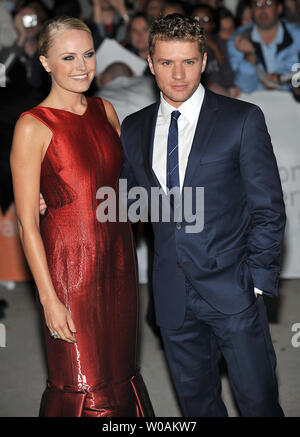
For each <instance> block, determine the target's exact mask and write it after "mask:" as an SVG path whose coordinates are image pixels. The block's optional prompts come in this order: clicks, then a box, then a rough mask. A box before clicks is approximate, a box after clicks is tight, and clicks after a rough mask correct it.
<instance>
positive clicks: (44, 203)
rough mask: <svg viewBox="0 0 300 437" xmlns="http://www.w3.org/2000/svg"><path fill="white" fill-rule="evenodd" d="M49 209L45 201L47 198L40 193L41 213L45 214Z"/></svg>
mask: <svg viewBox="0 0 300 437" xmlns="http://www.w3.org/2000/svg"><path fill="white" fill-rule="evenodd" d="M46 209H47V205H46V202H45V199H44V198H43V196H42V194H41V193H40V214H42V215H44V214H45V212H46Z"/></svg>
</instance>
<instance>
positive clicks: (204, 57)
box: [201, 52, 207, 73]
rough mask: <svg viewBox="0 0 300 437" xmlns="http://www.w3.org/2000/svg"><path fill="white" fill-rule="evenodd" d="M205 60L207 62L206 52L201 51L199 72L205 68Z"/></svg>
mask: <svg viewBox="0 0 300 437" xmlns="http://www.w3.org/2000/svg"><path fill="white" fill-rule="evenodd" d="M206 62H207V53H206V52H204V53H203V56H202V67H201V73H203V72H204V70H205V67H206Z"/></svg>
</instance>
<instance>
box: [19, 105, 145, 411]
mask: <svg viewBox="0 0 300 437" xmlns="http://www.w3.org/2000/svg"><path fill="white" fill-rule="evenodd" d="M23 114H31V115H32V116H34V117H36V118H38V119H39V120H40V121H41V122H42V123H44V124H45V125H46V126H47V127H48V128H49V129H50V130H51V131H52V134H53V135H52V139H51V142H50V144H49V146H48V149H47V151H46V155H45V157H44V159H43V162H42V166H41V177H40V183H41V188H40V190H41V193H42V195H43V197H44V199H45V201H46V204H47V210H46V213H45V215H44V216H43V217H42V218H41V223H40V231H41V235H42V239H43V243H44V246H45V251H46V256H47V262H48V266H49V271H50V275H51V278H52V282H53V285H54V288H55V291H56V293H57V295H58V297H59V299H60V300H61V302H63V304H64V305H65V306H66V307H67V308H68V309H69V310H70V312H71V314H72V318H73V320H74V323H75V327H76V331H77V333H76V334H75V337H76V339H77V343H75V344H71V343H67V342H65V341H63V340H59V339H56V340H55V339H53V338H52V337H51V336H50V333H49V329H48V327H47V326H46V324H45V320H44V314H43V311H41V314H42V321H43V328H44V337H45V344H46V355H47V363H48V384H47V388H46V390H45V392H44V395H43V398H42V402H41V410H40V416H48V417H143V416H147V417H150V416H153V410H152V407H151V403H150V400H149V397H148V393H147V390H146V387H145V385H144V382H143V379H142V377H141V375H140V374H139V372H138V369H137V334H138V333H137V329H138V317H137V316H138V285H137V268H136V253H135V247H134V242H133V237H132V232H131V227H130V223H129V222H123V223H122V222H118V221H116V222H105V223H100V222H99V221H98V220H97V218H96V209H97V206H98V205H99V203H100V201H101V200H100V201H99V200H97V199H96V192H97V190H98V188H100V187H103V186H106V187H112V188H114V189H116V191H117V187H118V178H119V175H120V171H121V165H122V160H123V152H122V146H121V142H120V139H119V136H118V134H117V132H116V131H115V129H114V128H113V127H112V126H111V124H110V123H109V122H108V119H107V117H106V113H105V109H104V106H103V103H102V100H101V99H99V98H87V109H86V111H85V113H84V114H83V115H77V114H75V113H72V112H69V111H65V110H62V109H53V108H47V107H42V106H36V107H34V108H33V109H31V110H29V111H27V112H25V113H23ZM23 114H22V115H23ZM117 196H118V193H117ZM116 200H117V202H118V197H117V198H116Z"/></svg>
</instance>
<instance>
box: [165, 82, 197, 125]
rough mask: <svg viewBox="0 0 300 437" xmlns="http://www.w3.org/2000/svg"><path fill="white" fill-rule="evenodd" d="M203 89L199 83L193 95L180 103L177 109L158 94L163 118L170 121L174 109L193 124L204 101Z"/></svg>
mask: <svg viewBox="0 0 300 437" xmlns="http://www.w3.org/2000/svg"><path fill="white" fill-rule="evenodd" d="M204 93H205V89H204V87H203V85H202V84H201V83H200V84H199V86H198V88H197V89H196V91H195V92H194V94H192V95H191V97H190V98H189V99H188V100H186V101H185V102H184V103H182V104H181V105H180V106H179V107H178V108H174V106H172V105H170V104H169V103H168V102H166V100H165V99H164V97H163V94H162V92H160V111H161V115H162V117H163V118H165V119H166V120H168V121H170V116H171V112H173V111H175V110H176V109H177V110H178V111H180V114H181V115H182V116H183V117H184V118H185V119H186V120H187V121H188V122H189V123H191V124H192V123H193V122H194V120H195V118H196V117H198V115H199V112H200V109H201V106H202V103H203V99H204Z"/></svg>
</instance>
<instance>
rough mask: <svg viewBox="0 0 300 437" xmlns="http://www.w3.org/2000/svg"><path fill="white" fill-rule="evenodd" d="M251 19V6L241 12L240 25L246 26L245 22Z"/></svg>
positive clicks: (249, 21)
mask: <svg viewBox="0 0 300 437" xmlns="http://www.w3.org/2000/svg"><path fill="white" fill-rule="evenodd" d="M251 21H252V12H251V8H250V7H248V8H245V9H244V12H243V14H242V19H241V26H246V25H247V24H249V23H251Z"/></svg>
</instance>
